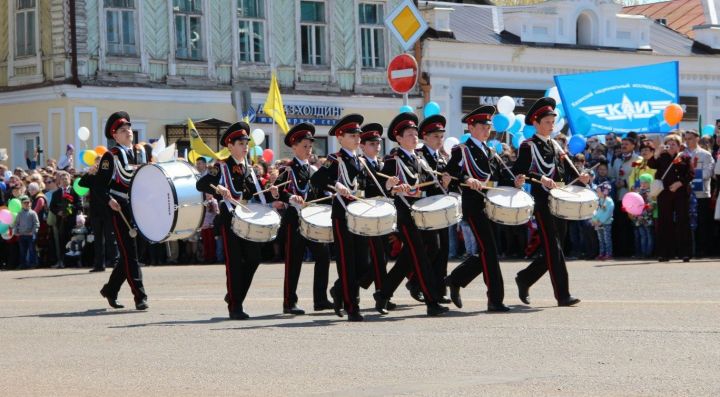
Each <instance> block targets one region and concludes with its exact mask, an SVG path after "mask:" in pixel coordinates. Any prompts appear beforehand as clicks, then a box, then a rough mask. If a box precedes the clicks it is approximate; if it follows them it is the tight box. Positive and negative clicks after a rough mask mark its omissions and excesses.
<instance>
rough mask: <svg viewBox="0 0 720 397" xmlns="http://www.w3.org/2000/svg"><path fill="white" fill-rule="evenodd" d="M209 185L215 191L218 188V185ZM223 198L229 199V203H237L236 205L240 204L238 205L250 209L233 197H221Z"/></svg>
mask: <svg viewBox="0 0 720 397" xmlns="http://www.w3.org/2000/svg"><path fill="white" fill-rule="evenodd" d="M210 187H211V188H213V189H215V192H216V193H217V190H218V187H217V186H215V185H210ZM223 199H224V200H227V201H229V202H230V203H231V204H234V205H238V206H240V207H243V208H245V210H246V211H250V208H248V207H246V206H244V205H243V204H242V203H241V202H239V201H237V200H235V199H234V198H232V197H228V198H225V197H223Z"/></svg>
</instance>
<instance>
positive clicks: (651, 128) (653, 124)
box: [648, 115, 662, 132]
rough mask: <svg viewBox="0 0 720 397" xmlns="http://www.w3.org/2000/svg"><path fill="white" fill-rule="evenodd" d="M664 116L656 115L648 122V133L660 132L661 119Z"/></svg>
mask: <svg viewBox="0 0 720 397" xmlns="http://www.w3.org/2000/svg"><path fill="white" fill-rule="evenodd" d="M661 117H662V115H655V116H653V117H650V120H648V132H660V118H661Z"/></svg>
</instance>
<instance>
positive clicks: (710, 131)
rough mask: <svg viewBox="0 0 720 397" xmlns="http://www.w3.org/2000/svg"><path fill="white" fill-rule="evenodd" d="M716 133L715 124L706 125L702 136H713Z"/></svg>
mask: <svg viewBox="0 0 720 397" xmlns="http://www.w3.org/2000/svg"><path fill="white" fill-rule="evenodd" d="M714 133H715V126H714V125H712V124H707V125H704V126H703V128H702V134H701V135H702V136H712V135H713V134H714Z"/></svg>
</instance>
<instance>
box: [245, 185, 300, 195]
mask: <svg viewBox="0 0 720 397" xmlns="http://www.w3.org/2000/svg"><path fill="white" fill-rule="evenodd" d="M290 182H292V181H285V182H283V183H281V184H279V185H272V186H271V187H269V188H267V189H265V190H261V191H259V192H255V193H253V196H257V195H258V194H261V193H265V192H269V191H270V189H272V188H273V187H280V186H285V185H287V184H288V183H290Z"/></svg>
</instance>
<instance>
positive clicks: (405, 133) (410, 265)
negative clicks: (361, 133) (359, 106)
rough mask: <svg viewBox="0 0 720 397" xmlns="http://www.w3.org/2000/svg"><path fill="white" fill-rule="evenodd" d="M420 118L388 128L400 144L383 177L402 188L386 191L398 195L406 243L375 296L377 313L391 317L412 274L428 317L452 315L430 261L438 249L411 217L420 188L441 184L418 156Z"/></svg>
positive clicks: (403, 118)
mask: <svg viewBox="0 0 720 397" xmlns="http://www.w3.org/2000/svg"><path fill="white" fill-rule="evenodd" d="M417 125H418V118H417V116H416V115H415V114H414V113H410V112H406V113H401V114H399V115H397V116H396V117H395V118H394V119H393V120H392V122H390V126H389V127H388V136H389V138H390V139H391V140H392V141H396V142H397V143H398V144H400V147H397V148H394V149H393V150H392V151H391V152H390V154H389V155H388V156H387V157H386V158H385V164H384V165H383V169H382V174H384V175H388V176H396V177H397V178H398V179H399V181H400V184H398V185H395V186H391V185H392V184H391V183H390V181H388V182H387V183H386V186H385V188H386V189H387V190H391V191H392V192H393V193H395V207H396V209H397V224H398V229H400V238H401V240H402V242H403V248H402V251H400V255H399V256H398V259H397V261H396V262H395V266H393V268H392V269H391V270H390V272H388V276H387V280H386V281H385V282H384V283H383V287H382V290H380V291H379V292H376V293H375V294H374V297H375V309H376V310H377V311H378V312H379V313H381V314H385V313H387V302H388V300H389V299H390V298H391V297H392V295H393V293H394V292H395V290H396V289H397V287H398V286H399V285H400V283H401V282H402V280H403V279H404V278H405V276H406V275H407V274H408V273H409V272H410V271H411V270H412V271H413V272H414V274H415V277H417V280H418V284H419V285H420V289H421V290H422V293H423V295H424V296H425V305H426V306H427V314H428V316H437V315H440V314H443V313H445V312H447V311H448V308H447V307H445V306H441V305H440V304H439V303H438V298H439V296H438V291H439V290H440V287H439V286H438V284H439V280H437V279H436V275H435V272H434V270H433V267H432V264H431V263H430V261H429V260H428V254H427V253H428V252H434V251H437V249H438V247H437V246H428V245H427V244H426V242H425V241H424V240H423V236H422V234H421V233H420V230H418V228H417V226H416V225H415V222H414V221H413V218H412V215H411V213H410V207H411V206H412V204H413V203H414V202H415V201H417V200H418V199H420V197H421V193H422V188H421V187H419V186H417V184H419V183H422V182H427V181H437V179H436V178H434V177H433V176H432V175H430V174H428V173H427V172H423V169H424V168H426V167H427V165H425V166H423V165H421V164H420V162H421V161H424V160H422V159H418V157H417V156H416V155H415V148H416V147H417V144H418V127H417Z"/></svg>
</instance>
